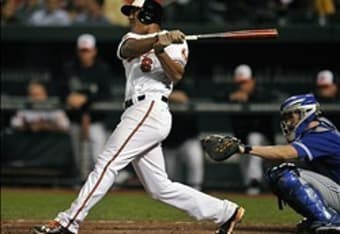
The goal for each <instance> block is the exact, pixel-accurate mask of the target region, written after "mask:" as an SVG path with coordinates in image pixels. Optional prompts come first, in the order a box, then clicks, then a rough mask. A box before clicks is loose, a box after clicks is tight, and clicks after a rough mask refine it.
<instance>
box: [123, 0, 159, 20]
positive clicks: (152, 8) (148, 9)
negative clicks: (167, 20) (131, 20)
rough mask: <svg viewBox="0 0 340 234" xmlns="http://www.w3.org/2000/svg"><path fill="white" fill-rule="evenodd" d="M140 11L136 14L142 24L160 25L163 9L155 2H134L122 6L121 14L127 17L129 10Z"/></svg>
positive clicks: (147, 0)
mask: <svg viewBox="0 0 340 234" xmlns="http://www.w3.org/2000/svg"><path fill="white" fill-rule="evenodd" d="M136 8H137V9H141V10H140V12H139V13H138V19H139V21H140V22H142V23H143V24H152V23H156V24H159V25H160V24H161V21H162V14H163V8H162V6H161V5H160V4H159V3H158V2H156V1H155V0H134V1H132V3H131V4H130V5H124V6H122V8H121V12H122V13H123V14H124V15H126V16H129V15H130V12H131V10H133V9H136Z"/></svg>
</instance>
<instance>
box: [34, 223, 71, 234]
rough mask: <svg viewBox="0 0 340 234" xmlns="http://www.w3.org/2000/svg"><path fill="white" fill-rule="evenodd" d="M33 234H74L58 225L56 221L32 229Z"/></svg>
mask: <svg viewBox="0 0 340 234" xmlns="http://www.w3.org/2000/svg"><path fill="white" fill-rule="evenodd" d="M33 234H74V233H73V232H70V231H69V230H67V229H66V228H64V227H63V226H61V225H60V223H58V222H57V221H51V222H49V223H48V224H46V225H43V226H38V227H34V228H33Z"/></svg>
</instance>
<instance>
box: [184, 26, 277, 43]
mask: <svg viewBox="0 0 340 234" xmlns="http://www.w3.org/2000/svg"><path fill="white" fill-rule="evenodd" d="M278 35H279V33H278V31H277V29H275V28H266V29H248V30H238V31H229V32H221V33H208V34H197V35H187V36H185V40H187V41H193V40H201V39H217V38H220V39H229V38H230V39H256V38H275V37H277V36H278Z"/></svg>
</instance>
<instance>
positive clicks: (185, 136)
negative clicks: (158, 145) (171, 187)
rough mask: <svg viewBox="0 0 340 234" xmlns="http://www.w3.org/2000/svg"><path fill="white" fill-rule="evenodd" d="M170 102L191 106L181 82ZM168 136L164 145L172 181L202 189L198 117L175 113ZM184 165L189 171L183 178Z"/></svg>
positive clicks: (167, 166)
mask: <svg viewBox="0 0 340 234" xmlns="http://www.w3.org/2000/svg"><path fill="white" fill-rule="evenodd" d="M169 101H170V103H174V104H180V105H188V104H189V101H190V100H189V97H188V95H187V93H186V91H185V89H184V87H183V85H182V84H181V83H179V84H177V86H176V87H175V89H174V91H173V92H172V93H171V95H170V97H169ZM172 121H173V124H172V129H171V131H170V134H169V136H168V137H167V138H166V140H165V141H164V142H163V146H164V147H163V150H164V156H165V157H164V158H165V162H166V169H167V173H168V175H169V178H170V179H172V180H178V181H181V182H183V183H187V184H189V185H190V186H191V187H193V188H195V189H197V190H201V188H202V183H203V174H204V154H203V150H202V147H201V144H200V139H199V129H198V120H197V116H196V115H195V114H194V113H192V112H190V111H185V112H174V113H173V119H172ZM183 166H185V169H186V172H185V173H184V175H186V179H185V178H184V177H185V176H184V175H183Z"/></svg>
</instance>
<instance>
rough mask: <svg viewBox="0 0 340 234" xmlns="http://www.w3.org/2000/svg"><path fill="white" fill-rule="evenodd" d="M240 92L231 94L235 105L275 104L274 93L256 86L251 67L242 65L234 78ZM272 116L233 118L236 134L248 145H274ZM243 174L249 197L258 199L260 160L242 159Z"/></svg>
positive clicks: (236, 91)
mask: <svg viewBox="0 0 340 234" xmlns="http://www.w3.org/2000/svg"><path fill="white" fill-rule="evenodd" d="M233 80H234V83H235V84H236V85H237V89H236V90H235V91H233V92H232V93H230V95H229V101H231V102H236V103H242V104H247V103H252V102H265V103H268V102H275V101H277V100H278V98H277V96H276V95H275V94H274V92H273V91H272V90H271V91H270V90H263V89H261V88H260V87H257V86H256V80H255V77H254V76H253V75H252V70H251V68H250V66H248V65H246V64H241V65H239V66H237V67H236V69H235V71H234V77H233ZM272 122H273V121H272V120H271V116H265V115H264V116H258V117H254V116H249V115H247V114H245V115H243V114H235V115H232V116H231V124H232V128H233V133H234V134H235V135H236V136H240V138H241V139H242V141H243V142H246V143H247V144H256V145H263V144H266V143H268V141H272V139H273V135H274V133H273V132H272V127H271V126H270V124H271V123H272ZM240 163H241V165H240V166H241V173H242V175H243V179H244V185H245V186H246V188H247V189H246V193H247V194H249V195H256V194H258V193H260V185H261V184H262V175H263V168H262V167H263V165H262V159H261V158H259V157H242V158H241V162H240Z"/></svg>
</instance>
